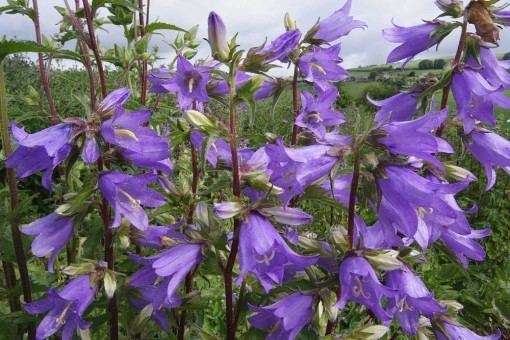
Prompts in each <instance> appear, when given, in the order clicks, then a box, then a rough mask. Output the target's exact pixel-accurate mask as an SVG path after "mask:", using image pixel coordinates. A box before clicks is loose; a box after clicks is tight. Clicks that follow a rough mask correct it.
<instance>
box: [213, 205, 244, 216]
mask: <svg viewBox="0 0 510 340" xmlns="http://www.w3.org/2000/svg"><path fill="white" fill-rule="evenodd" d="M241 211H243V205H242V204H241V203H240V202H221V203H215V204H214V213H215V214H216V215H217V216H218V217H219V218H221V219H222V220H226V219H229V218H232V217H234V216H236V215H238V214H239V213H240V212H241Z"/></svg>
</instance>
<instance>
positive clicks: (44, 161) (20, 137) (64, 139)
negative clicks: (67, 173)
mask: <svg viewBox="0 0 510 340" xmlns="http://www.w3.org/2000/svg"><path fill="white" fill-rule="evenodd" d="M74 130H75V126H73V125H72V124H66V123H60V124H56V125H53V126H50V127H49V128H46V129H44V130H41V131H39V132H36V133H32V134H29V133H27V132H25V130H24V129H23V128H20V127H18V126H17V125H16V124H14V123H13V124H12V125H11V132H12V136H13V137H14V140H15V142H16V144H18V148H17V149H16V150H15V151H14V152H13V153H12V154H11V155H9V157H7V159H6V160H5V165H6V166H7V167H8V168H12V169H15V170H16V174H17V176H18V178H19V179H23V178H26V177H28V176H31V175H33V174H35V173H38V172H39V171H44V174H43V177H42V185H43V186H44V187H45V188H46V189H48V190H51V176H52V175H53V170H55V168H56V167H57V166H58V165H59V164H60V163H62V162H63V161H64V160H65V159H66V158H67V157H68V156H69V154H70V153H71V149H72V147H73V143H74V142H73V141H72V136H73V132H74Z"/></svg>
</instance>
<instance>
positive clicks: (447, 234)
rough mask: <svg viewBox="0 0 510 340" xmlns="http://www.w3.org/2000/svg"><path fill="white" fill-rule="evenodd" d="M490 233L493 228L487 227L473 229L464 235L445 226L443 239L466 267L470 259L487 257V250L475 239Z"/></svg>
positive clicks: (480, 259)
mask: <svg viewBox="0 0 510 340" xmlns="http://www.w3.org/2000/svg"><path fill="white" fill-rule="evenodd" d="M490 233H491V230H490V229H489V228H487V229H480V230H471V232H470V233H469V234H467V235H462V234H459V233H457V232H455V231H454V230H452V229H448V228H445V230H443V232H442V234H441V240H442V241H443V242H444V243H445V244H446V246H447V247H448V248H449V249H450V250H451V251H452V252H453V254H455V256H456V257H457V258H458V259H459V261H460V263H461V264H462V265H463V266H464V268H467V266H468V262H469V260H470V259H471V260H475V261H483V260H484V259H485V250H484V249H483V247H482V246H481V245H480V244H479V243H478V242H476V241H475V240H476V239H481V238H484V237H486V236H488V235H490Z"/></svg>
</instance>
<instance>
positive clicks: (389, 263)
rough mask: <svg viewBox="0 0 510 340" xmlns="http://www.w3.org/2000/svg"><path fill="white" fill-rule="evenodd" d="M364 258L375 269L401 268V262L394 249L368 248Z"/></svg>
mask: <svg viewBox="0 0 510 340" xmlns="http://www.w3.org/2000/svg"><path fill="white" fill-rule="evenodd" d="M364 256H365V258H366V259H367V260H368V261H369V262H370V263H371V264H372V265H373V266H374V267H376V268H377V269H379V270H383V271H390V270H395V269H400V268H402V266H403V264H402V262H401V261H400V260H399V259H398V258H397V257H398V251H396V250H394V249H378V250H369V251H367V252H365V253H364Z"/></svg>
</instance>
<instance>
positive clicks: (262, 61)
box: [243, 29, 301, 71]
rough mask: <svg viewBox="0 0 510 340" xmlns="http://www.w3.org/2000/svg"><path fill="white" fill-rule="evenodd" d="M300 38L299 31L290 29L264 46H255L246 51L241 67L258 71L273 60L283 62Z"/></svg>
mask: <svg viewBox="0 0 510 340" xmlns="http://www.w3.org/2000/svg"><path fill="white" fill-rule="evenodd" d="M299 39H301V32H300V31H299V30H297V29H295V30H290V31H287V32H285V33H283V34H282V35H280V36H279V37H278V38H276V39H275V40H273V41H272V42H271V43H270V44H269V45H267V46H265V47H255V48H252V49H250V50H249V51H248V54H247V56H246V59H245V61H244V63H243V67H244V69H245V70H247V71H251V70H253V71H259V70H260V68H263V69H264V66H265V65H267V64H269V63H272V62H273V61H276V60H278V61H281V62H285V61H287V59H288V56H289V54H290V53H291V52H292V51H293V50H294V49H295V48H296V46H297V44H298V43H299Z"/></svg>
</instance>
